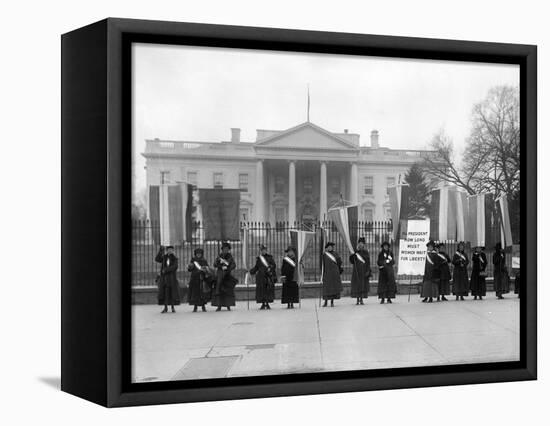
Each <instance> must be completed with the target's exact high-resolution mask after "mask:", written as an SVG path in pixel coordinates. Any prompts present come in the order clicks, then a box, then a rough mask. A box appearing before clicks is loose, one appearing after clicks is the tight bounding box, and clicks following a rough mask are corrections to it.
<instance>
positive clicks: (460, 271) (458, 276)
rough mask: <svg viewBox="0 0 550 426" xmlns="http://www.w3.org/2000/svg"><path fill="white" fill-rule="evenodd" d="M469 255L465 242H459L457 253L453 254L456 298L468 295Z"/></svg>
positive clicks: (462, 298)
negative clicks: (466, 251)
mask: <svg viewBox="0 0 550 426" xmlns="http://www.w3.org/2000/svg"><path fill="white" fill-rule="evenodd" d="M469 263H470V261H469V260H468V255H467V254H466V253H465V252H464V243H463V242H462V241H461V242H460V243H458V247H457V250H456V253H455V254H454V255H453V266H454V269H453V294H454V295H455V296H456V300H458V298H460V300H464V296H468V293H469V288H470V286H469V283H468V264H469Z"/></svg>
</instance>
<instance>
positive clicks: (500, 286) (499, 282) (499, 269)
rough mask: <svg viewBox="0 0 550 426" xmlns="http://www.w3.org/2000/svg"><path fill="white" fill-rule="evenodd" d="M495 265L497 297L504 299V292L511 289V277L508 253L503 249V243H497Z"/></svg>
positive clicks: (494, 257) (494, 256)
mask: <svg viewBox="0 0 550 426" xmlns="http://www.w3.org/2000/svg"><path fill="white" fill-rule="evenodd" d="M493 265H494V275H495V293H496V296H497V298H499V299H504V297H502V295H503V294H505V293H508V292H509V291H510V277H509V276H508V269H507V268H506V254H505V253H504V250H502V244H501V243H496V245H495V253H494V254H493Z"/></svg>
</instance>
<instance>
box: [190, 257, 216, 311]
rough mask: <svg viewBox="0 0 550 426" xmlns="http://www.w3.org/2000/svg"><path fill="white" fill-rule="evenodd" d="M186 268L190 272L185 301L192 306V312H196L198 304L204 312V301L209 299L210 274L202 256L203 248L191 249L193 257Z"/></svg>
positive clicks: (206, 301)
mask: <svg viewBox="0 0 550 426" xmlns="http://www.w3.org/2000/svg"><path fill="white" fill-rule="evenodd" d="M187 270H188V271H189V272H191V278H190V279H189V292H188V293H187V301H188V303H189V305H192V306H194V308H193V312H197V308H198V307H199V306H200V307H201V309H202V311H203V312H206V306H205V305H206V303H208V301H209V300H210V295H211V292H212V288H211V285H212V274H211V273H210V268H209V267H208V262H207V261H206V259H205V258H204V250H203V249H202V248H196V249H195V250H194V251H193V258H192V259H191V262H189V265H187Z"/></svg>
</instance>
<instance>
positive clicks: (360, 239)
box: [357, 237, 365, 244]
mask: <svg viewBox="0 0 550 426" xmlns="http://www.w3.org/2000/svg"><path fill="white" fill-rule="evenodd" d="M359 243H363V244H364V243H365V237H360V238H359V239H358V240H357V244H359Z"/></svg>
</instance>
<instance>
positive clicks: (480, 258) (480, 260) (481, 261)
mask: <svg viewBox="0 0 550 426" xmlns="http://www.w3.org/2000/svg"><path fill="white" fill-rule="evenodd" d="M478 257H479V262H480V263H482V264H485V261H484V260H483V258H482V257H481V255H479V256H478Z"/></svg>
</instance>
